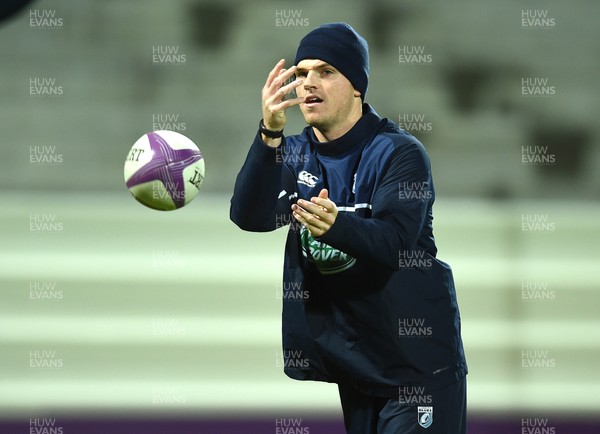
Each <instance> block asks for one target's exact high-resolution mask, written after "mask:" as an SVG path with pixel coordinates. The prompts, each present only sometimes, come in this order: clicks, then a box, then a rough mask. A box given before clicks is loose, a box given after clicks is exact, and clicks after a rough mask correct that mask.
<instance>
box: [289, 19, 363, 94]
mask: <svg viewBox="0 0 600 434" xmlns="http://www.w3.org/2000/svg"><path fill="white" fill-rule="evenodd" d="M304 59H319V60H322V61H324V62H327V63H329V64H330V65H331V66H333V67H335V68H336V69H337V70H338V71H340V72H341V73H342V74H343V75H344V76H345V77H346V78H347V79H348V80H349V81H350V83H352V86H354V88H355V89H356V90H358V91H359V92H360V94H361V98H362V99H363V100H364V99H365V94H366V93H367V87H368V85H369V46H368V44H367V41H366V40H365V39H364V38H363V37H362V36H360V35H359V34H358V33H357V32H356V30H354V29H353V28H352V27H351V26H349V25H348V24H346V23H328V24H323V25H321V26H319V27H317V28H316V29H314V30H312V31H310V32H309V33H308V34H307V35H306V36H305V37H304V38H302V40H301V41H300V45H299V46H298V51H297V52H296V59H295V60H294V65H298V63H299V62H300V61H301V60H304Z"/></svg>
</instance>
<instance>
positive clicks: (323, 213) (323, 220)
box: [292, 188, 338, 237]
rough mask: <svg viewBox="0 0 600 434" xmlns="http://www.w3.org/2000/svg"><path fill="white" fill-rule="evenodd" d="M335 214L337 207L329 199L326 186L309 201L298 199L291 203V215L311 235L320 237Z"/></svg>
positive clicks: (330, 223)
mask: <svg viewBox="0 0 600 434" xmlns="http://www.w3.org/2000/svg"><path fill="white" fill-rule="evenodd" d="M337 214H338V210H337V207H336V206H335V203H333V202H332V201H331V200H329V194H328V192H327V189H326V188H324V189H322V190H321V192H320V193H319V195H318V196H317V197H312V198H311V199H310V202H309V201H307V200H303V199H300V200H298V202H297V203H296V204H294V205H292V215H293V216H294V218H295V219H296V220H297V221H298V222H299V223H301V224H302V225H304V226H305V227H306V229H308V230H309V231H310V233H311V235H312V236H313V237H320V236H321V235H323V234H324V233H325V232H327V231H328V230H329V228H331V226H332V225H333V223H334V222H335V218H336V217H337Z"/></svg>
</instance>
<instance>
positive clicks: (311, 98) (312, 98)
mask: <svg viewBox="0 0 600 434" xmlns="http://www.w3.org/2000/svg"><path fill="white" fill-rule="evenodd" d="M322 102H323V100H322V99H321V98H319V97H318V96H316V95H308V96H307V97H306V98H304V104H305V105H306V106H308V107H314V106H315V105H317V104H320V103H322Z"/></svg>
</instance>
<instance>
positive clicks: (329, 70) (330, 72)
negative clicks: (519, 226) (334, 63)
mask: <svg viewBox="0 0 600 434" xmlns="http://www.w3.org/2000/svg"><path fill="white" fill-rule="evenodd" d="M323 74H325V75H331V74H333V70H332V69H324V70H323Z"/></svg>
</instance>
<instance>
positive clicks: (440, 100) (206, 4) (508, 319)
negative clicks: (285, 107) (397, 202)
mask: <svg viewBox="0 0 600 434" xmlns="http://www.w3.org/2000/svg"><path fill="white" fill-rule="evenodd" d="M9 5H10V2H6V3H5V6H3V7H4V8H7V7H8V6H9ZM599 13H600V4H598V2H595V1H593V0H576V1H574V2H560V1H558V0H532V1H527V2H522V1H514V0H511V1H505V2H497V1H478V2H474V1H468V0H460V1H455V2H447V1H442V0H430V1H428V2H422V1H402V2H399V1H392V0H377V1H368V2H367V1H347V2H342V1H327V2H325V1H314V0H306V1H274V0H270V1H255V2H244V1H240V0H219V1H217V0H213V1H208V0H171V1H158V0H146V1H142V0H129V1H127V0H121V1H117V0H104V1H101V2H100V1H92V0H81V1H67V0H39V1H32V2H29V3H28V4H26V5H25V6H24V8H23V9H21V10H20V11H19V12H18V13H17V14H15V15H13V16H11V17H10V18H8V19H6V20H5V21H3V22H2V23H1V26H0V55H1V58H2V61H1V62H0V77H1V79H0V95H1V96H2V103H1V104H0V126H1V128H2V145H1V146H2V157H1V158H0V197H1V199H2V201H1V203H2V205H1V207H0V221H1V223H2V224H1V226H0V233H1V234H2V242H1V244H0V260H1V261H0V285H2V287H1V292H0V294H1V295H0V298H1V302H0V313H1V314H0V345H1V347H2V353H3V356H2V357H1V358H0V367H1V369H0V391H1V393H0V418H2V420H3V422H1V423H5V425H4V426H5V428H6V430H7V431H6V432H9V431H8V430H9V429H14V430H16V431H15V432H24V431H20V430H22V429H27V428H29V427H31V426H32V423H33V424H34V425H33V426H40V425H39V424H42V426H44V425H43V424H44V423H45V424H47V426H50V423H49V422H47V421H45V420H44V418H48V419H47V420H54V422H55V425H58V426H60V427H63V428H65V430H66V429H67V427H69V423H70V422H69V421H70V420H71V419H73V418H80V419H82V418H83V419H85V418H92V419H93V418H95V420H96V421H101V420H108V419H111V418H116V417H117V416H119V417H124V415H132V414H135V415H137V416H136V417H139V419H143V420H146V419H147V418H151V417H157V416H164V417H175V418H179V419H178V420H183V419H185V418H190V417H191V418H200V419H203V420H208V419H210V418H211V417H213V418H214V417H215V414H217V415H218V417H220V418H221V419H222V420H226V421H227V420H234V419H235V420H237V421H244V420H246V419H248V418H249V417H250V416H254V417H256V415H260V417H261V418H262V419H261V420H263V421H266V422H265V423H266V424H267V425H266V426H267V427H268V428H267V430H266V431H264V429H263V431H262V432H273V431H275V430H276V428H277V425H276V424H277V421H278V420H279V421H280V422H281V421H282V420H284V422H285V423H288V422H289V423H291V421H293V420H297V419H301V426H302V427H303V428H308V429H309V430H310V429H311V428H312V430H311V432H313V434H315V433H317V432H319V431H318V429H319V425H318V424H317V423H316V422H310V421H311V420H312V419H311V418H317V419H319V420H331V421H334V422H333V423H335V424H337V425H334V427H333V428H327V429H328V430H329V431H328V432H336V431H335V430H336V429H337V430H338V431H339V430H340V429H341V428H340V427H341V425H340V422H339V420H340V410H339V408H338V407H339V404H338V402H337V395H336V390H335V388H334V387H332V386H330V385H322V384H302V383H296V382H293V381H291V380H287V379H286V378H285V377H284V375H283V374H282V372H281V371H282V369H281V366H279V365H280V356H281V355H280V354H279V353H278V351H279V350H278V348H279V330H280V323H279V313H280V303H281V300H280V293H279V292H278V285H280V283H279V282H280V274H281V264H282V260H283V258H282V256H283V242H284V238H285V232H284V231H276V232H275V233H271V234H260V235H258V234H247V233H243V232H241V231H239V230H238V229H237V228H235V226H234V225H233V224H232V223H231V222H229V220H228V210H227V207H228V200H229V197H230V194H231V191H232V188H233V184H234V181H235V175H236V174H237V171H238V170H239V168H240V166H241V164H242V162H243V160H244V158H245V155H246V152H247V149H248V147H249V145H250V143H251V140H252V138H253V135H254V134H255V131H256V126H257V123H258V120H259V118H260V89H261V87H262V85H263V83H264V80H265V78H266V74H267V73H268V71H269V70H270V69H271V68H272V66H273V65H274V64H275V62H276V61H277V60H278V59H280V58H286V59H287V60H288V64H289V62H291V61H292V60H293V56H294V54H295V50H296V47H297V44H298V41H299V39H300V38H301V37H302V36H303V35H304V34H306V33H307V32H308V31H309V30H310V29H312V28H313V27H316V26H317V25H319V24H321V23H324V22H329V21H346V22H349V23H350V24H352V25H353V26H354V27H355V28H356V29H357V30H358V31H359V32H360V33H361V34H362V35H364V36H365V38H366V39H367V40H368V41H369V44H370V54H371V78H370V84H369V90H368V93H367V98H366V101H367V102H369V103H370V104H372V105H373V106H374V107H375V109H376V110H377V111H378V113H379V114H380V115H381V116H384V117H388V118H390V119H392V120H394V121H396V122H399V123H400V124H401V126H403V127H404V128H406V129H407V130H409V131H412V132H413V133H414V134H415V135H416V136H417V137H418V138H419V139H420V140H421V141H422V142H423V143H424V144H425V147H426V148H427V151H428V152H429V154H430V156H431V160H432V166H433V174H434V180H435V183H436V191H437V196H438V200H437V202H436V207H435V217H436V221H435V232H436V237H437V240H438V247H439V250H440V257H441V259H443V260H445V261H447V262H449V263H450V264H451V265H452V266H453V268H454V272H455V275H456V280H457V287H458V292H459V294H458V295H459V302H460V303H461V309H462V317H463V329H464V339H465V346H466V349H467V357H468V361H469V365H470V370H471V374H470V375H469V388H470V389H469V393H470V397H469V409H470V414H471V415H472V421H473V422H472V423H485V422H486V421H493V423H495V425H493V426H495V427H496V429H498V430H499V431H498V432H521V429H522V428H523V427H524V426H530V425H532V424H537V423H538V422H539V424H542V423H543V422H544V421H545V424H546V426H547V427H550V428H553V429H554V430H555V431H558V430H560V429H561V423H563V422H564V421H570V422H569V423H579V422H582V421H584V420H588V419H590V418H591V419H593V416H597V413H598V410H600V398H599V395H598V393H597V391H598V387H599V386H600V382H599V379H598V375H597V373H596V371H597V369H596V365H597V361H598V356H600V338H599V337H598V336H599V334H598V332H600V322H599V320H598V314H597V306H598V305H599V303H600V295H599V294H598V289H599V288H598V286H599V284H598V282H599V281H600V272H599V270H598V260H599V259H600V254H599V252H598V249H597V247H596V244H595V240H596V239H597V238H598V233H599V229H600V223H599V221H600V219H599V217H600V207H599V206H598V199H599V197H600V190H599V185H600V171H598V170H597V168H598V167H600V131H599V130H600V124H599V123H598V122H597V118H598V113H599V111H600V110H599V109H600V99H599V94H600V93H599V90H600V89H599V87H600V86H599V85H598V79H597V76H598V72H597V71H598V70H599V69H600V58H599V55H598V53H599V52H600V51H599V43H598V41H599V40H600V30H599V27H598V25H597V23H596V21H597V16H598V14H599ZM289 118H290V121H289V124H288V127H287V130H288V131H289V133H293V132H296V131H300V129H301V128H303V121H302V118H301V116H300V114H299V112H298V111H297V110H291V112H290V114H289ZM155 129H172V130H175V131H179V132H182V133H183V134H185V135H187V136H188V137H190V138H191V139H192V140H193V141H194V142H196V143H197V144H198V146H199V147H200V148H201V150H202V152H203V154H204V157H205V160H206V165H207V169H206V178H205V182H204V184H203V186H202V190H201V194H200V196H199V197H198V198H197V199H196V200H195V201H194V202H193V203H192V204H190V205H189V207H187V208H186V209H183V210H179V211H177V212H174V213H158V212H153V211H150V210H147V209H144V208H143V207H142V206H141V205H139V204H137V203H136V202H135V201H134V200H133V199H132V198H131V197H130V195H129V193H128V192H127V190H126V188H125V186H124V182H123V174H122V170H123V163H124V159H125V156H126V154H127V152H128V150H129V148H130V147H131V145H132V144H133V143H134V142H135V140H137V139H138V137H140V136H141V135H142V134H143V133H145V132H147V131H150V130H155ZM39 223H47V224H45V225H41V226H40V224H39ZM41 227H43V228H44V229H39V228H41ZM36 228H37V229H36ZM280 289H281V288H280V287H279V290H280ZM278 295H279V296H278ZM50 365H51V366H50ZM59 365H60V366H59ZM32 421H33V422H32ZM302 421H303V422H302ZM573 421H574V422H573ZM240 423H242V422H240ZM248 423H249V422H248ZM281 423H283V422H281ZM311 423H313V424H312V425H311ZM490 423H491V422H490ZM502 423H506V424H508V425H501V424H502ZM582 423H583V422H582ZM35 424H38V425H35ZM527 424H530V425H527ZM490 426H492V425H490ZM490 426H486V427H485V428H482V426H479V425H477V426H476V425H473V429H474V432H493V431H491V430H492V428H490ZM533 426H535V425H533ZM538 426H541V425H538ZM571 426H572V425H571ZM498 427H500V428H498ZM113 429H116V428H115V427H114V426H113ZM190 429H192V428H190ZM215 429H217V428H215ZM220 429H221V431H218V430H217V431H214V432H224V431H222V430H223V429H224V428H223V427H221V428H220ZM257 429H258V428H257ZM261 429H262V428H261ZM578 429H580V428H578ZM581 429H583V428H581ZM477 430H479V431H477ZM114 432H116V431H114ZM130 432H131V431H130ZM145 432H149V431H145ZM180 432H183V431H182V430H180ZM201 432H213V431H201ZM561 432H562V431H561ZM580 432H583V431H580Z"/></svg>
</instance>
